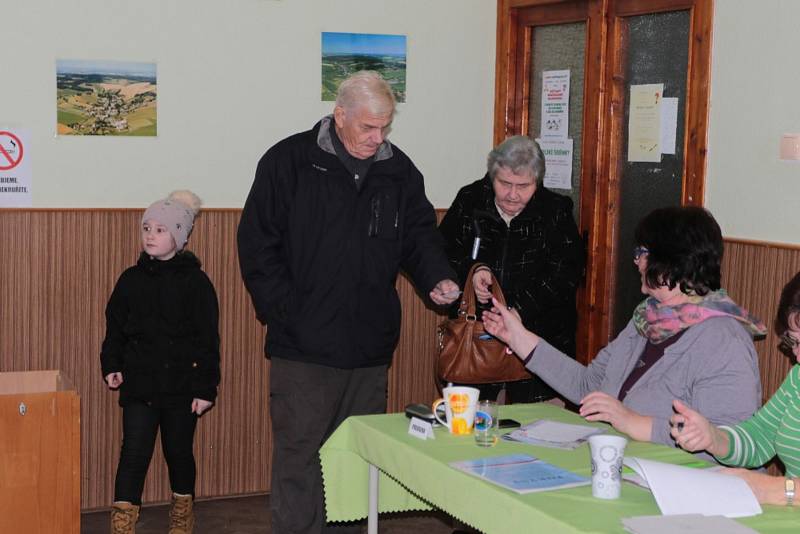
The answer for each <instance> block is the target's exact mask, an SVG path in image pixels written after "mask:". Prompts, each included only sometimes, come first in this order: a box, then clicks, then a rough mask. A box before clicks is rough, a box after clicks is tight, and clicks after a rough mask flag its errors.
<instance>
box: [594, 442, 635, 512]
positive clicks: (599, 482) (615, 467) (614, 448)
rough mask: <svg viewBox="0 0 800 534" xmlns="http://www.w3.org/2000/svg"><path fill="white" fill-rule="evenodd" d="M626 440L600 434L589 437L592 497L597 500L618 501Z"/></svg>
mask: <svg viewBox="0 0 800 534" xmlns="http://www.w3.org/2000/svg"><path fill="white" fill-rule="evenodd" d="M627 444H628V440H627V439H625V438H623V437H622V436H608V435H605V434H601V435H598V436H591V437H589V450H590V451H591V453H592V495H593V496H594V497H597V498H598V499H619V494H620V491H621V489H622V459H623V458H624V456H625V446H626V445H627Z"/></svg>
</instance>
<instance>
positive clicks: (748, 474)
mask: <svg viewBox="0 0 800 534" xmlns="http://www.w3.org/2000/svg"><path fill="white" fill-rule="evenodd" d="M722 473H724V474H726V475H732V476H737V477H739V478H742V479H744V481H745V482H747V485H748V486H750V489H751V490H753V495H755V496H756V499H757V500H758V502H760V503H761V504H773V505H776V506H788V505H791V506H798V505H800V504H798V503H797V502H796V501H797V497H795V498H794V499H793V500H792V502H791V503H790V502H789V500H788V498H787V496H786V477H776V476H772V475H768V474H766V473H759V472H758V471H750V470H749V469H724V470H722ZM793 480H794V485H795V488H797V489H798V490H800V480H798V479H796V478H795V479H793Z"/></svg>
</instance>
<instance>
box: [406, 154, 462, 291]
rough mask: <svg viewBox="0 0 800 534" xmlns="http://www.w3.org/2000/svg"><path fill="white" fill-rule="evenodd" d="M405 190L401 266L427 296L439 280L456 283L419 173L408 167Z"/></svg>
mask: <svg viewBox="0 0 800 534" xmlns="http://www.w3.org/2000/svg"><path fill="white" fill-rule="evenodd" d="M410 166H411V169H410V172H409V177H408V180H407V183H406V187H405V195H404V196H405V217H404V220H403V250H402V262H401V266H402V268H403V270H405V271H406V272H407V273H408V274H409V275H410V276H411V278H412V279H413V280H414V285H416V287H417V288H418V289H419V290H420V291H423V292H424V293H425V294H426V295H427V294H428V293H429V292H430V291H431V290H432V289H433V288H434V286H435V285H436V284H438V283H439V282H441V281H442V280H447V279H450V280H453V281H456V282H457V280H456V275H455V273H454V272H453V270H452V269H451V268H450V266H449V264H448V262H447V256H446V255H445V252H444V242H443V241H442V236H441V234H440V233H439V232H438V231H437V230H436V212H435V211H434V209H433V205H431V203H430V201H429V200H428V198H427V197H426V196H425V186H424V184H423V180H422V174H421V173H420V172H419V171H418V170H417V168H416V167H414V165H413V164H410Z"/></svg>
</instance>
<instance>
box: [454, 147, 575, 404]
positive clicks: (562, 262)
mask: <svg viewBox="0 0 800 534" xmlns="http://www.w3.org/2000/svg"><path fill="white" fill-rule="evenodd" d="M486 167H487V169H486V170H487V173H486V175H485V176H484V177H483V178H481V179H480V180H477V181H475V182H473V183H471V184H469V185H467V186H465V187H463V188H461V190H460V191H459V192H458V195H456V198H455V200H454V201H453V204H452V205H451V206H450V209H448V210H447V215H445V217H444V219H443V220H442V223H441V224H440V225H439V231H440V232H441V233H442V236H443V237H444V241H445V252H446V253H447V257H448V259H449V260H450V265H451V266H452V267H453V269H454V270H455V271H456V273H458V275H459V277H460V278H461V281H462V284H463V285H466V283H467V280H465V277H466V276H467V273H468V272H469V270H470V268H471V267H472V266H473V265H474V264H475V263H480V264H481V266H479V267H477V268H476V271H475V274H474V275H473V277H472V282H473V287H474V288H475V296H476V297H477V300H478V302H479V303H480V305H481V306H482V307H483V308H490V307H491V303H490V302H489V299H490V298H491V295H492V294H491V288H490V284H491V283H492V275H494V277H495V278H496V279H497V281H498V283H499V284H500V288H501V289H502V290H503V295H504V296H505V298H506V301H507V303H508V305H509V306H513V307H514V309H515V310H517V312H518V313H519V315H520V317H521V318H522V322H523V324H524V325H525V327H526V328H529V329H531V330H536V331H537V332H540V333H542V335H544V336H547V339H549V340H550V342H551V343H552V344H553V346H555V347H556V348H558V350H560V351H561V352H563V353H565V354H568V355H570V356H572V357H574V356H575V326H576V323H577V315H576V312H575V291H576V289H577V287H578V282H579V280H580V277H581V273H582V272H583V264H584V262H583V242H582V241H581V238H580V235H579V234H578V228H577V226H576V225H575V219H574V218H573V215H572V200H570V198H569V197H566V196H562V195H559V194H556V193H553V192H552V191H550V190H549V189H547V188H545V187H544V186H543V185H542V179H543V178H544V173H545V160H544V155H543V154H542V151H541V148H539V145H538V144H537V143H536V141H534V140H533V139H531V138H529V137H526V136H524V135H515V136H513V137H509V138H508V139H506V140H505V141H503V142H502V143H500V144H499V145H497V146H496V147H495V148H494V149H493V150H492V151H491V152H489V156H488V158H487V162H486ZM459 305H460V302H457V303H456V304H455V305H454V306H453V308H452V309H451V315H452V316H455V315H456V314H457V313H458V309H459ZM477 387H478V388H479V389H480V391H481V398H482V399H484V398H488V399H495V398H497V395H498V393H499V392H500V390H501V389H503V388H505V390H506V394H507V395H506V399H507V400H508V401H509V402H538V401H543V400H548V399H551V398H552V397H554V396H555V393H554V392H553V390H552V389H550V388H549V387H548V386H547V384H545V383H544V382H542V380H541V379H539V378H538V377H535V376H532V377H531V378H529V379H527V380H519V381H516V382H507V383H505V384H503V383H496V384H481V385H479V386H477Z"/></svg>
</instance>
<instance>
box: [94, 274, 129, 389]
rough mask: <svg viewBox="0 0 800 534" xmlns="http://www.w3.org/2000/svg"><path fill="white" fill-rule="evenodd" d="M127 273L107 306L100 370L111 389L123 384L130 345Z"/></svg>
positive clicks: (119, 281) (117, 284)
mask: <svg viewBox="0 0 800 534" xmlns="http://www.w3.org/2000/svg"><path fill="white" fill-rule="evenodd" d="M126 279H127V271H126V272H125V273H122V275H121V276H120V278H119V280H117V283H116V285H115V286H114V290H113V291H112V292H111V297H109V299H108V304H107V305H106V312H105V315H106V336H105V338H104V339H103V344H102V347H101V349H100V368H101V372H102V376H103V380H104V381H105V382H106V383H107V384H108V386H109V387H111V388H116V387H119V385H120V384H121V383H122V380H123V377H122V369H123V364H124V362H123V355H124V354H125V346H126V345H127V343H128V336H127V335H125V328H124V327H125V323H126V322H127V319H128V313H129V307H128V298H127V294H126V291H125V288H124V286H125V280H126Z"/></svg>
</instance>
